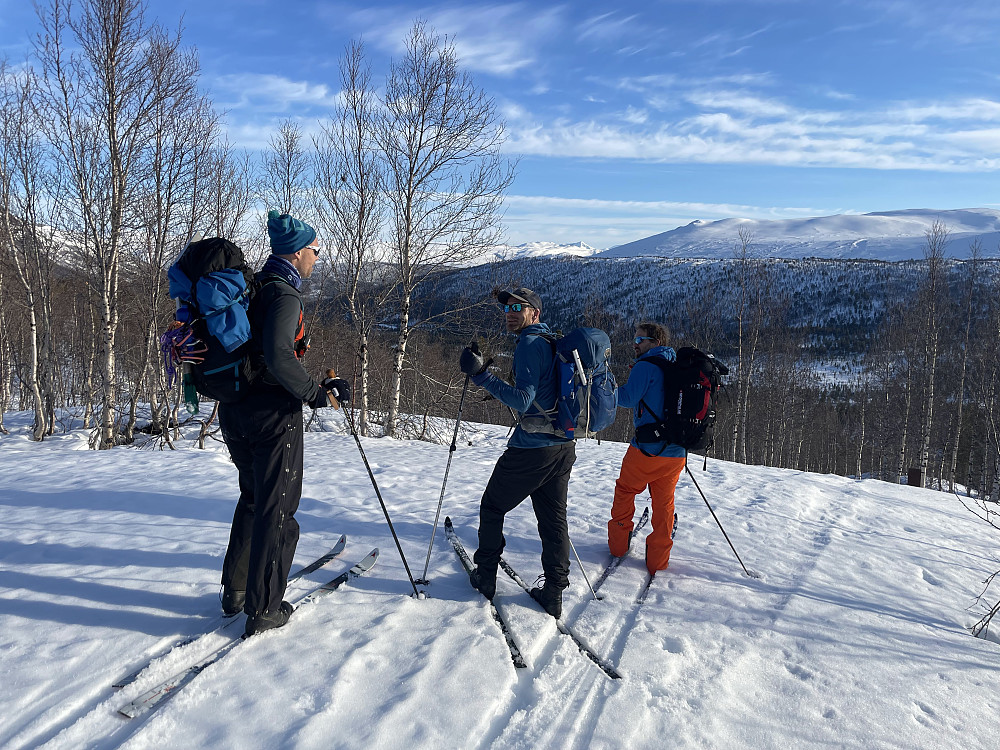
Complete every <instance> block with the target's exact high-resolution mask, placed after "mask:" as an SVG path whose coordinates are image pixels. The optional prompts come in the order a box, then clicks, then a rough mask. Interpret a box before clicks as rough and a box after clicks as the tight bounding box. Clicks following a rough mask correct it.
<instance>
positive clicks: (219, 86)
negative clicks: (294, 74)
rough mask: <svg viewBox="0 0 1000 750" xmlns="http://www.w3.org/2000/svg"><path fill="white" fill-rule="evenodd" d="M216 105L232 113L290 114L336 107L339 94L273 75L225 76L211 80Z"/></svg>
mask: <svg viewBox="0 0 1000 750" xmlns="http://www.w3.org/2000/svg"><path fill="white" fill-rule="evenodd" d="M205 83H206V85H207V86H208V88H209V89H210V90H211V91H212V93H213V95H214V96H215V97H216V103H217V104H218V105H219V106H220V107H221V108H224V109H230V110H236V109H241V110H256V109H259V110H263V111H267V112H271V113H274V112H288V111H291V110H292V109H293V108H297V107H302V106H307V107H319V108H332V107H334V106H335V105H336V104H337V97H338V93H339V92H336V91H333V90H332V89H331V88H330V87H329V86H327V85H326V84H324V83H310V82H309V81H296V80H292V79H290V78H285V77H284V76H279V75H274V74H271V73H237V74H225V75H220V76H216V77H214V78H210V79H207V80H206V81H205Z"/></svg>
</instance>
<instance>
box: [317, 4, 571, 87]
mask: <svg viewBox="0 0 1000 750" xmlns="http://www.w3.org/2000/svg"><path fill="white" fill-rule="evenodd" d="M323 14H324V15H325V16H326V18H327V19H328V22H329V23H332V24H338V25H342V24H344V23H345V22H346V23H347V24H348V25H349V26H350V27H352V28H355V29H357V30H358V31H359V32H360V33H361V34H362V35H363V36H364V38H365V39H366V40H368V41H370V42H372V43H373V44H374V45H376V46H377V47H379V48H380V49H383V50H386V51H389V52H391V53H392V54H399V53H401V52H402V50H403V42H404V40H405V38H406V36H407V34H408V33H409V30H410V28H411V27H412V25H413V21H414V20H415V19H422V20H424V21H426V22H427V23H428V24H429V25H430V26H431V27H432V28H433V29H434V30H435V31H436V32H437V33H439V34H443V35H446V36H448V37H451V38H452V39H453V40H454V43H455V49H456V52H457V53H458V55H459V58H460V59H461V62H462V66H463V67H465V68H467V69H469V70H472V71H477V72H486V73H491V74H493V75H499V76H509V75H512V74H514V73H516V72H518V71H521V70H523V69H524V68H527V67H529V66H531V65H535V64H538V60H539V50H540V49H543V48H544V45H545V44H546V40H548V39H550V38H552V37H553V36H555V35H558V34H560V33H561V29H562V28H563V26H564V24H565V23H566V21H565V12H564V8H562V7H561V6H557V7H554V8H542V9H539V8H537V7H536V6H534V5H530V4H527V3H496V4H484V5H466V4H458V3H454V4H449V5H426V6H420V5H416V6H404V5H399V6H384V7H380V8H366V9H363V10H351V11H343V9H342V8H341V9H340V10H338V11H337V12H334V11H333V10H332V9H325V10H324V11H323ZM514 30H516V33H513V32H514Z"/></svg>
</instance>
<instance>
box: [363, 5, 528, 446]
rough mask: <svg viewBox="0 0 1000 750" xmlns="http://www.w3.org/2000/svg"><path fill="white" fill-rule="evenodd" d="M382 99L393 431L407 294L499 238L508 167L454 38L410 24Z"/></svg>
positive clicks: (487, 104) (490, 114)
mask: <svg viewBox="0 0 1000 750" xmlns="http://www.w3.org/2000/svg"><path fill="white" fill-rule="evenodd" d="M382 104H383V107H382V112H381V114H382V116H381V118H380V121H379V126H378V131H377V132H378V141H379V146H380V149H381V151H382V153H383V154H384V157H385V159H386V169H387V175H388V184H387V187H388V198H389V204H390V208H389V210H390V216H391V219H390V221H391V225H390V235H391V246H392V248H393V251H394V254H395V263H396V267H397V275H398V280H397V283H398V286H397V294H396V296H397V298H398V310H397V313H396V342H395V346H394V350H393V367H392V374H391V378H390V397H389V405H388V414H387V416H386V423H385V431H386V434H387V435H395V434H396V423H397V419H398V416H399V403H400V392H401V386H402V380H403V373H404V369H405V367H406V362H407V353H406V347H407V342H408V340H409V337H410V333H411V330H412V328H413V326H414V325H415V324H416V323H417V322H418V321H416V320H414V318H413V310H412V305H413V298H414V292H415V291H416V290H417V288H418V287H420V286H421V285H422V284H424V283H425V282H426V281H427V280H428V279H430V278H432V277H433V275H434V274H436V273H439V272H440V271H441V270H443V269H445V268H449V267H453V266H455V265H458V264H460V263H463V262H467V261H469V260H471V259H472V258H475V257H477V256H479V255H481V254H482V253H483V252H484V251H485V250H486V249H488V248H490V247H493V246H495V245H496V244H497V243H498V241H499V236H500V208H501V204H502V200H503V193H504V191H505V190H506V189H507V187H508V186H509V185H510V183H511V182H512V180H513V177H514V168H513V165H512V164H511V163H510V162H508V161H507V160H506V159H505V158H504V157H503V155H502V154H501V146H502V145H503V142H504V126H503V123H502V122H501V121H500V120H499V118H498V115H497V111H496V104H495V102H494V101H493V100H492V99H491V98H489V97H488V96H487V95H486V94H485V92H483V91H482V90H481V89H479V88H477V87H476V85H475V84H474V82H473V80H472V78H471V77H470V76H469V75H468V74H467V73H464V72H463V71H462V70H461V69H460V67H459V62H458V56H457V54H456V51H455V47H454V44H452V42H451V41H450V40H448V39H447V38H441V37H439V36H438V35H437V34H435V33H434V32H433V31H431V30H430V29H428V28H427V27H426V26H425V25H424V24H423V23H419V22H418V23H416V24H415V25H414V26H413V28H412V30H411V31H410V34H409V36H408V37H407V39H406V51H405V54H404V55H403V57H402V58H401V59H400V60H398V61H395V62H394V63H393V64H392V66H391V69H390V72H389V76H388V80H387V81H386V86H385V94H384V98H383V102H382Z"/></svg>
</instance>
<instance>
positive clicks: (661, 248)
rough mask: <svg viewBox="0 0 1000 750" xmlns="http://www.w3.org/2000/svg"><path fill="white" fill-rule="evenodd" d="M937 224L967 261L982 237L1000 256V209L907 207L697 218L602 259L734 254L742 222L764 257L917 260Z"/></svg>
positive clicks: (952, 253) (953, 253)
mask: <svg viewBox="0 0 1000 750" xmlns="http://www.w3.org/2000/svg"><path fill="white" fill-rule="evenodd" d="M935 221H940V222H942V223H943V224H944V225H945V227H946V228H947V229H948V232H949V242H948V246H947V250H946V254H947V255H948V256H949V257H955V258H966V257H968V255H969V245H970V243H971V242H972V241H974V240H976V239H978V240H979V241H980V242H981V244H982V251H983V253H984V255H986V256H987V257H996V256H998V255H1000V210H995V209H989V208H966V209H954V210H933V209H907V210H902V211H882V212H877V213H870V214H861V215H854V214H839V215H835V216H821V217H816V218H809V219H783V220H773V221H762V220H757V219H720V220H719V221H702V220H696V221H692V222H691V223H690V224H687V225H686V226H682V227H678V228H677V229H672V230H670V231H669V232H663V233H661V234H655V235H653V236H651V237H646V238H644V239H641V240H636V241H635V242H629V243H627V244H624V245H618V246H617V247H613V248H611V249H609V250H605V251H604V252H601V253H597V255H596V256H595V257H605V258H626V257H636V256H655V257H661V258H709V259H722V258H732V257H733V252H734V249H735V248H736V247H737V246H738V244H739V242H740V238H739V231H740V227H741V226H746V227H748V228H749V229H750V231H751V233H752V236H753V240H752V243H751V248H750V249H751V253H752V254H753V255H754V256H756V257H762V258H789V259H793V258H831V259H848V258H851V259H868V260H887V261H899V260H912V259H918V258H923V257H924V247H925V244H926V242H925V240H926V233H927V230H929V229H930V228H931V226H932V225H933V224H934V222H935Z"/></svg>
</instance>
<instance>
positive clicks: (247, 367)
mask: <svg viewBox="0 0 1000 750" xmlns="http://www.w3.org/2000/svg"><path fill="white" fill-rule="evenodd" d="M217 272H222V273H223V275H226V276H227V278H229V279H230V280H237V281H238V280H239V279H240V278H242V286H243V289H242V290H241V291H240V290H238V289H237V287H236V286H232V289H233V295H232V298H231V303H230V304H229V306H228V308H226V309H224V310H222V311H221V313H220V314H223V313H224V314H232V315H235V316H236V317H238V318H240V319H241V321H243V322H245V325H246V330H247V331H249V328H250V321H251V319H252V316H251V315H250V314H249V308H250V303H251V301H252V298H253V296H254V294H255V292H257V291H258V290H259V286H260V284H259V283H258V282H256V281H255V280H254V278H253V274H252V272H251V271H250V268H249V267H248V266H247V264H246V261H245V259H244V257H243V251H242V250H241V249H240V248H239V247H238V246H237V245H235V244H233V243H232V242H230V241H229V240H225V239H222V238H220V237H211V238H208V239H204V240H199V241H197V242H192V243H191V244H190V245H188V246H187V248H186V249H185V250H184V252H183V253H182V254H181V256H180V258H178V259H177V262H176V263H175V264H174V265H173V266H171V268H170V269H169V271H168V278H169V279H170V295H171V297H174V298H175V299H177V300H178V309H177V316H176V317H177V320H176V321H175V322H174V323H173V324H172V325H171V327H170V328H169V329H168V330H167V332H166V333H164V334H163V336H162V337H161V339H160V341H161V348H162V351H163V355H164V361H165V364H166V368H167V373H168V385H169V383H170V381H171V380H172V378H173V375H174V372H175V369H176V367H177V366H179V365H186V366H187V369H186V372H187V373H189V374H190V379H191V383H192V384H193V385H194V387H195V389H196V390H197V391H198V393H199V394H201V395H202V396H204V397H205V398H209V399H213V400H215V401H219V402H220V403H224V404H230V403H235V402H237V401H240V400H242V399H243V398H244V397H245V396H246V395H247V393H248V392H249V389H250V386H251V385H253V384H254V383H255V382H256V381H257V380H258V379H259V378H260V377H261V376H262V375H263V373H264V371H265V369H266V367H265V365H264V356H263V353H262V352H261V350H260V345H259V343H258V342H257V341H256V339H255V337H254V336H253V335H252V334H251V335H250V336H249V338H247V340H246V341H244V343H242V344H240V345H238V346H237V347H236V348H233V349H230V350H229V351H227V350H226V347H225V346H224V345H223V343H222V342H221V341H220V340H219V339H218V338H217V337H216V336H215V335H213V334H212V333H211V332H210V330H209V325H208V322H207V321H206V316H205V315H204V314H203V312H202V310H201V307H202V306H204V305H202V306H199V301H198V291H197V287H198V281H199V279H201V278H202V277H205V276H211V275H212V274H214V273H217ZM234 272H235V273H234ZM186 282H190V286H189V287H188V286H187V284H186ZM203 302H204V301H203Z"/></svg>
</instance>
